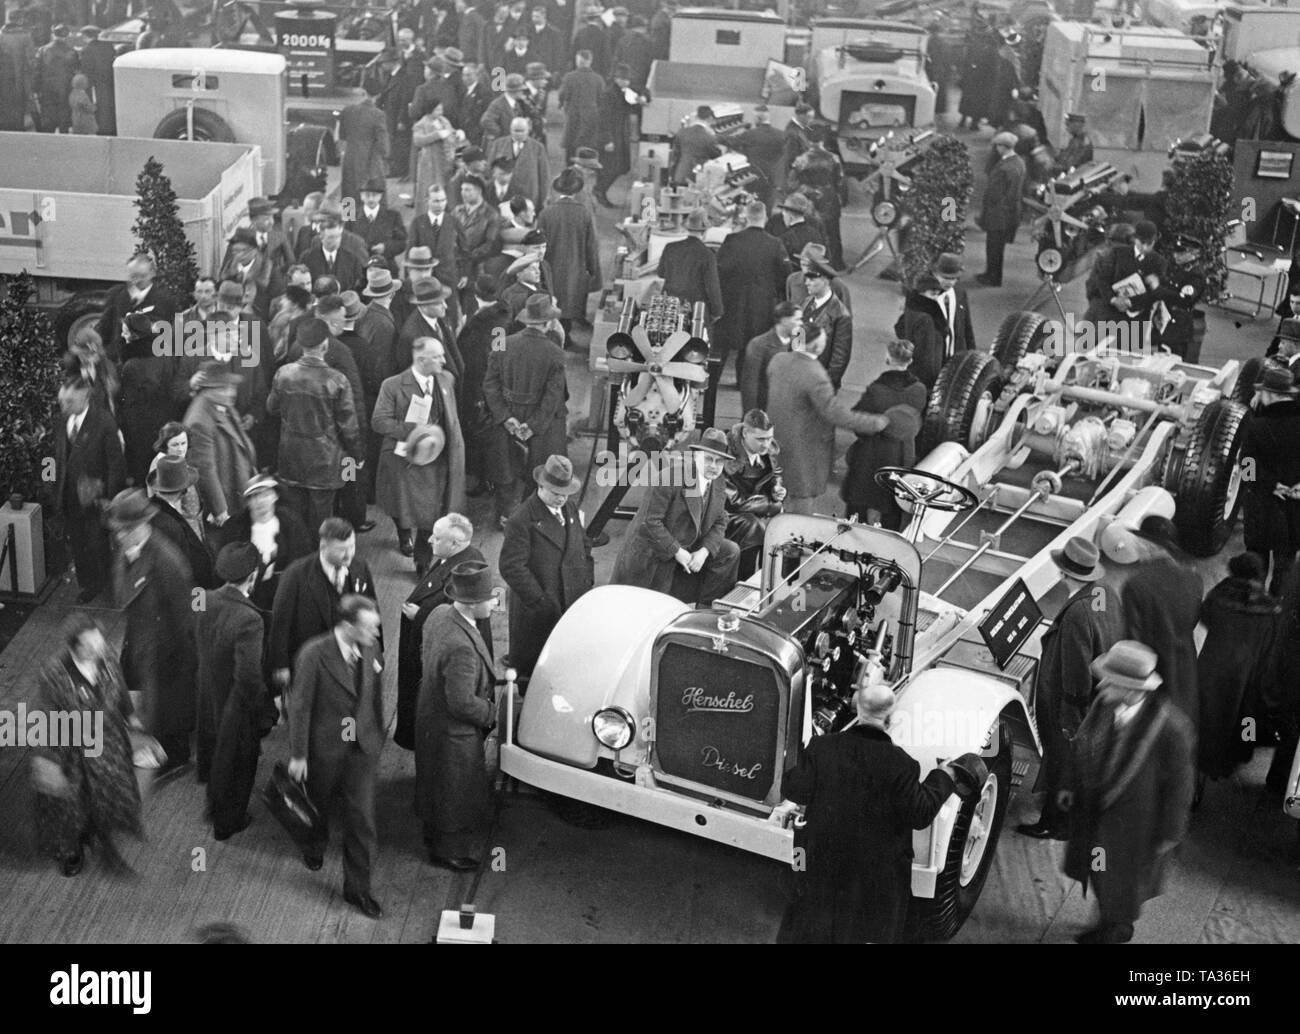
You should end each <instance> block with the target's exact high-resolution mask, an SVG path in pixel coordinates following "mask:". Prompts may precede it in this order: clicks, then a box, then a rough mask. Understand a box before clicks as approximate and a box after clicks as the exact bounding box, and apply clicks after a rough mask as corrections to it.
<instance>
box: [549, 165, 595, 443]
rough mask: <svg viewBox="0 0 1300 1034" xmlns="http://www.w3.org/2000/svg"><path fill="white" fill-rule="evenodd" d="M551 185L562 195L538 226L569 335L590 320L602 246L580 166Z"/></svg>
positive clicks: (566, 170)
mask: <svg viewBox="0 0 1300 1034" xmlns="http://www.w3.org/2000/svg"><path fill="white" fill-rule="evenodd" d="M551 187H552V188H553V189H554V190H555V192H556V193H557V194H559V195H560V196H559V198H558V199H557V200H556V202H555V203H554V204H552V205H549V206H548V207H546V208H545V209H542V211H541V214H540V215H539V216H538V217H537V229H538V230H539V231H540V232H541V234H542V236H543V238H544V243H545V245H546V255H548V256H550V261H551V273H552V275H553V277H554V288H553V290H554V292H555V299H556V303H557V304H558V305H559V307H560V319H561V321H562V322H563V325H564V330H565V335H566V337H567V335H568V331H569V328H570V327H572V325H573V321H574V320H579V321H584V322H585V321H586V319H587V299H588V297H589V296H590V294H591V292H592V291H595V290H599V288H600V286H601V278H600V247H599V245H598V243H597V240H596V223H595V220H594V219H593V218H592V215H591V212H590V211H589V210H588V209H587V206H586V205H584V204H583V203H582V202H581V201H580V200H579V199H578V194H579V193H580V192H581V191H582V188H583V179H582V175H581V174H580V173H579V172H578V170H577V169H565V170H564V171H563V172H561V173H560V175H559V176H557V177H556V178H555V180H554V182H552V183H551ZM556 451H562V450H556ZM548 455H550V453H547V454H546V455H544V456H543V457H542V459H545V458H546V456H548Z"/></svg>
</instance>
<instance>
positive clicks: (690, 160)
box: [598, 69, 719, 186]
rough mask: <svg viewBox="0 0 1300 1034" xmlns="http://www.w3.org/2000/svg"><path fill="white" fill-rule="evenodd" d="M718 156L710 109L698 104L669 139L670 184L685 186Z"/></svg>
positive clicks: (711, 110) (705, 105)
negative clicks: (702, 167)
mask: <svg viewBox="0 0 1300 1034" xmlns="http://www.w3.org/2000/svg"><path fill="white" fill-rule="evenodd" d="M598 71H599V69H598ZM718 153H719V152H718V142H717V135H716V134H715V133H714V132H713V109H712V108H710V107H709V106H708V105H707V104H701V105H700V106H699V107H698V108H696V109H695V113H694V114H693V115H691V116H689V117H688V118H687V119H686V124H685V125H683V126H682V128H681V129H679V130H678V131H677V135H676V136H674V137H673V143H672V147H671V148H670V149H669V152H668V162H669V168H670V169H671V170H672V173H671V178H672V182H673V184H674V185H676V186H684V185H689V184H690V183H691V182H692V181H693V180H694V178H695V169H696V167H697V166H699V165H703V164H704V163H705V162H707V161H709V160H710V159H711V158H716V157H717V156H718Z"/></svg>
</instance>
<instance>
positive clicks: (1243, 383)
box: [1231, 355, 1273, 406]
mask: <svg viewBox="0 0 1300 1034" xmlns="http://www.w3.org/2000/svg"><path fill="white" fill-rule="evenodd" d="M1272 362H1273V361H1272V359H1271V358H1269V357H1268V356H1262V355H1252V356H1251V357H1250V358H1249V359H1247V360H1246V361H1245V362H1243V363H1242V364H1241V370H1240V371H1239V372H1238V373H1237V383H1236V384H1234V385H1233V386H1232V395H1231V398H1232V401H1233V402H1240V403H1241V404H1242V405H1243V406H1249V405H1250V402H1251V399H1253V398H1254V397H1255V382H1256V381H1258V380H1259V378H1260V376H1261V375H1262V374H1263V373H1264V370H1265V369H1267V368H1268V366H1269V365H1270V364H1272Z"/></svg>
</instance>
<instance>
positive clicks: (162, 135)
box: [153, 106, 235, 144]
mask: <svg viewBox="0 0 1300 1034" xmlns="http://www.w3.org/2000/svg"><path fill="white" fill-rule="evenodd" d="M188 115H189V113H188V111H187V110H186V109H185V108H177V109H176V110H175V111H171V112H168V113H167V114H166V115H164V116H163V118H162V121H161V122H159V123H158V125H157V126H155V127H154V131H153V135H154V139H155V140H190V139H193V140H201V141H203V142H204V143H209V144H233V143H234V142H235V134H234V131H233V130H232V129H231V128H230V126H229V125H227V124H226V120H225V119H223V118H222V117H221V116H220V115H218V114H217V113H216V112H215V111H209V110H208V109H207V108H200V107H197V106H196V107H195V108H194V135H193V137H191V136H190V131H189V118H188Z"/></svg>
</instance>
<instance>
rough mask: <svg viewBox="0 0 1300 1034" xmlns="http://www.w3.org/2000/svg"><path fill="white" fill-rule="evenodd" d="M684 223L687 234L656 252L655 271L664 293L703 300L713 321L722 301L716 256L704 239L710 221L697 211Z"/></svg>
mask: <svg viewBox="0 0 1300 1034" xmlns="http://www.w3.org/2000/svg"><path fill="white" fill-rule="evenodd" d="M685 226H686V236H685V237H684V238H683V239H682V240H679V241H673V242H672V243H671V244H669V245H668V246H667V247H665V248H664V250H663V254H662V255H660V256H659V268H658V270H657V273H658V275H659V276H661V277H663V281H664V294H666V295H669V296H670V297H673V298H680V299H681V300H682V301H684V302H688V303H689V304H691V305H694V304H695V303H696V302H704V303H705V305H706V307H707V317H706V318H707V319H708V320H709V322H710V323H712V322H713V321H714V320H716V319H718V318H719V317H720V316H721V315H722V313H723V302H722V286H721V284H720V282H719V279H718V258H717V256H716V255H714V253H713V250H712V249H711V248H710V247H709V246H708V245H707V244H705V243H704V231H705V230H707V229H708V228H709V222H708V219H707V218H705V215H704V213H703V212H699V211H696V212H692V213H691V214H690V215H688V216H687V217H686V223H685ZM773 297H774V298H775V297H776V296H775V295H773Z"/></svg>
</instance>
